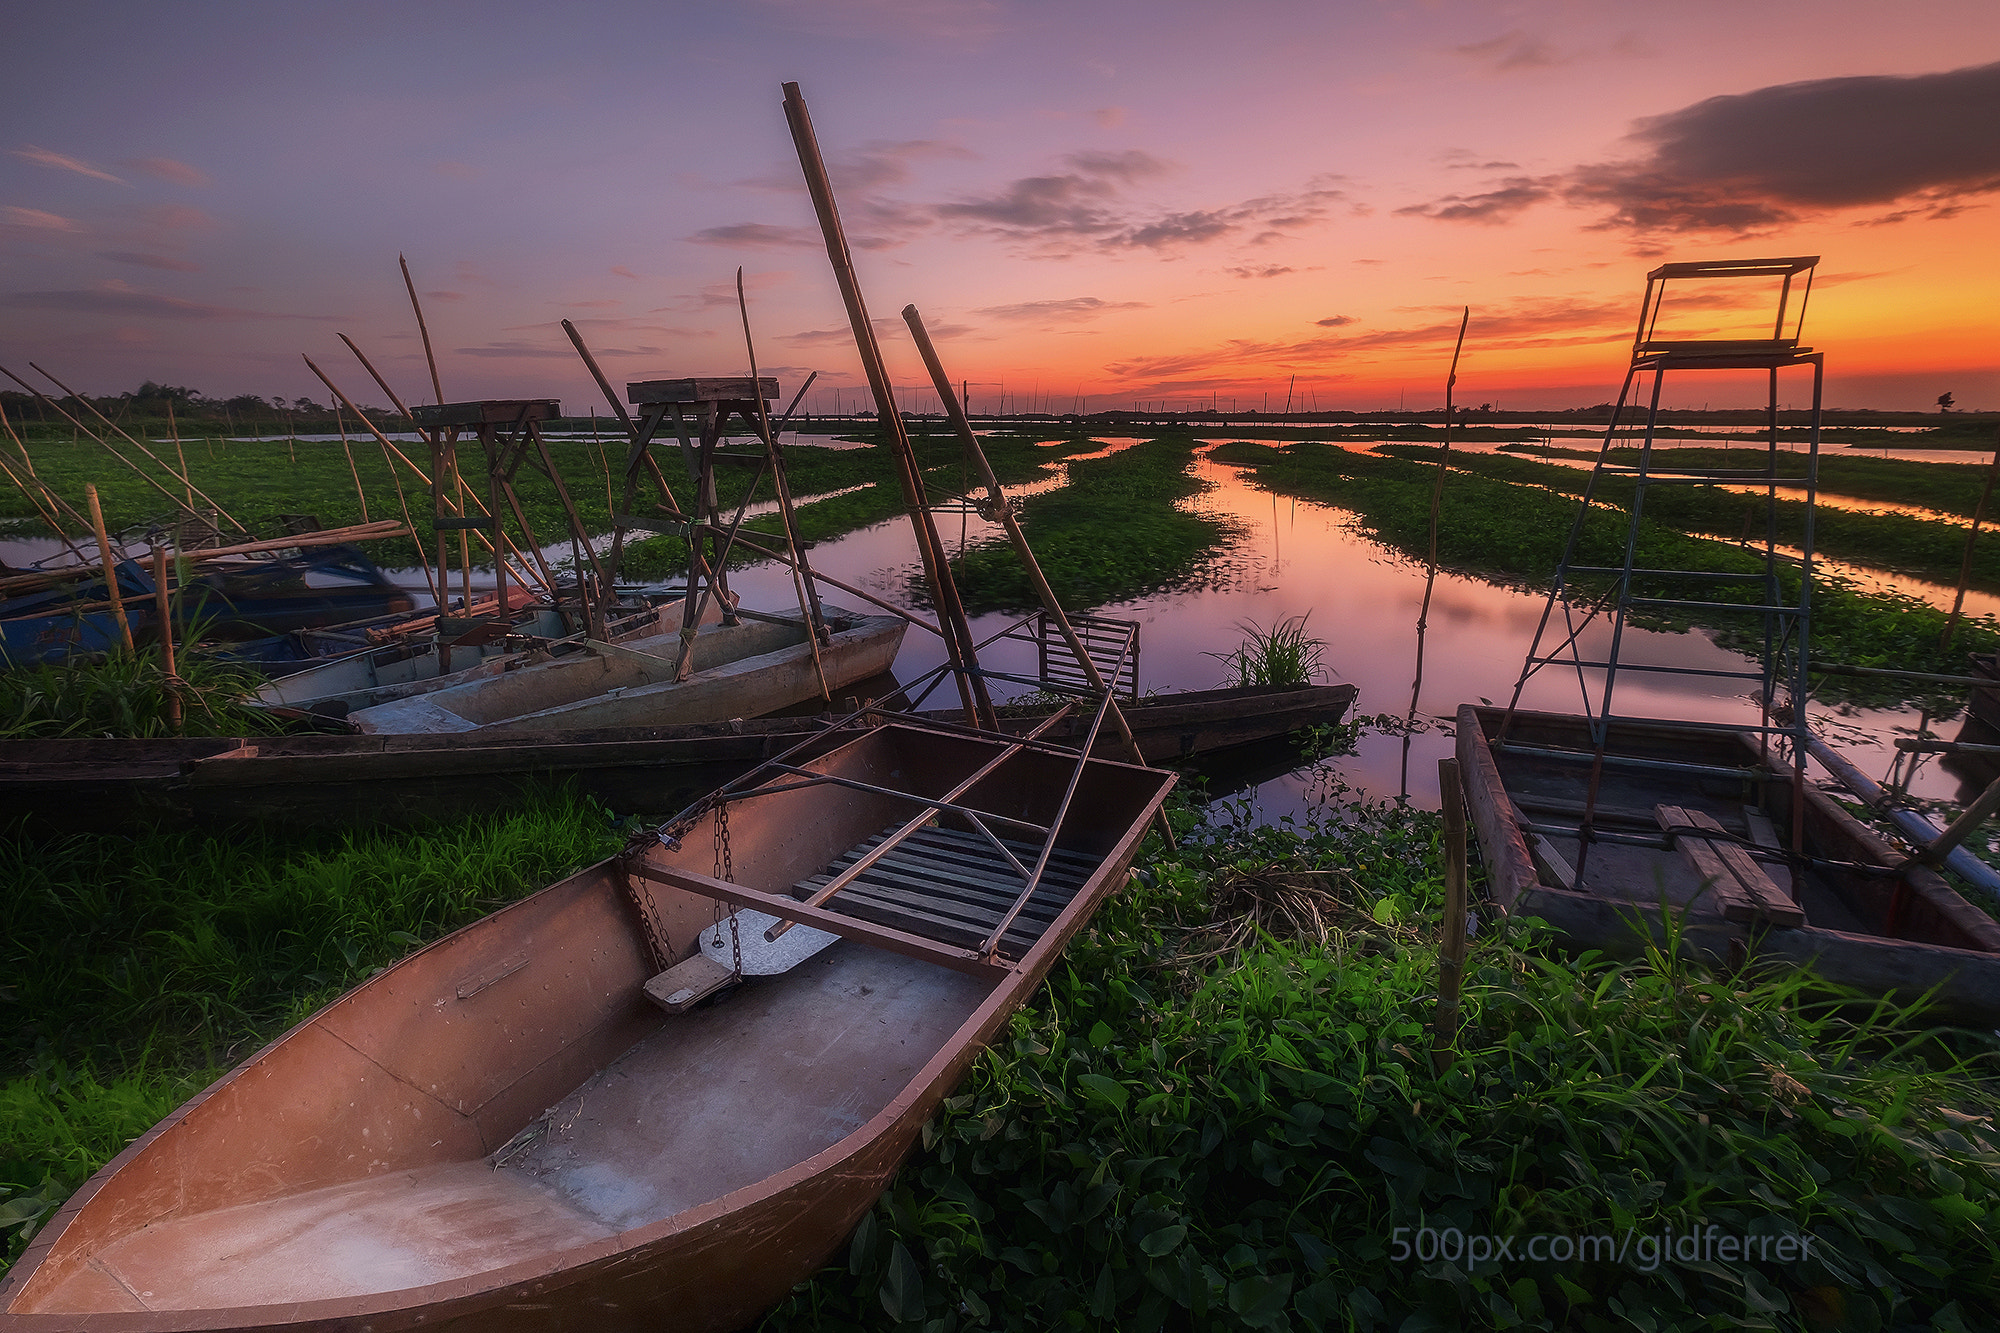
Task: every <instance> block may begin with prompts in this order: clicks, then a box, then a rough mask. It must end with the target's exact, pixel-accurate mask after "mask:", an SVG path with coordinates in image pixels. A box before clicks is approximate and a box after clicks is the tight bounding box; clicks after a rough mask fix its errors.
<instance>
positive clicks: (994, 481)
mask: <svg viewBox="0 0 2000 1333" xmlns="http://www.w3.org/2000/svg"><path fill="white" fill-rule="evenodd" d="M903 322H904V323H905V324H907V325H909V326H910V337H911V338H912V339H913V340H914V341H915V342H916V344H917V351H918V353H919V354H920V355H921V356H922V357H923V359H924V368H925V369H927V370H929V371H930V374H931V383H932V384H933V385H934V386H936V388H937V395H938V401H939V402H940V403H941V404H943V406H944V412H945V417H946V419H947V420H949V421H950V422H951V425H952V429H953V430H955V431H957V432H958V438H959V442H960V443H961V444H963V445H964V446H965V457H966V460H967V461H968V462H970V463H971V464H972V465H973V466H974V467H975V468H976V469H977V470H978V472H979V478H980V483H981V484H982V485H984V486H985V487H986V498H987V501H988V503H989V504H991V505H992V507H993V510H994V512H995V513H996V514H998V515H999V518H1000V526H1001V527H1002V528H1003V529H1004V530H1005V531H1006V533H1007V541H1008V543H1009V544H1010V545H1012V546H1013V548H1014V554H1015V556H1016V557H1018V558H1019V559H1020V561H1021V567H1022V568H1023V569H1024V570H1026V571H1027V575H1028V581H1029V582H1030V583H1032V584H1034V587H1035V595H1036V596H1037V597H1039V598H1040V599H1041V603H1042V609H1043V610H1044V611H1046V612H1048V615H1049V619H1050V620H1053V621H1054V622H1055V625H1056V631H1057V632H1058V633H1060V634H1061V635H1062V637H1063V642H1065V643H1067V644H1068V645H1069V650H1070V652H1071V654H1072V655H1074V656H1075V658H1076V660H1077V665H1078V666H1079V667H1081V668H1082V670H1083V674H1084V678H1085V679H1087V680H1088V681H1089V682H1090V688H1092V689H1093V690H1096V691H1097V692H1098V693H1099V694H1100V695H1101V696H1103V698H1104V700H1105V704H1106V707H1107V709H1108V710H1109V712H1110V716H1111V721H1112V723H1113V725H1115V726H1116V727H1117V728H1118V734H1119V736H1120V737H1122V738H1123V739H1124V741H1125V744H1126V747H1127V748H1128V749H1130V750H1131V751H1132V761H1133V762H1134V763H1136V764H1138V765H1140V766H1141V767H1144V766H1145V763H1146V756H1145V755H1144V754H1143V753H1141V752H1140V749H1139V742H1138V740H1137V739H1136V738H1135V737H1134V736H1133V735H1132V727H1131V724H1130V723H1128V722H1127V721H1126V720H1125V710H1124V709H1122V708H1120V707H1119V706H1118V700H1117V698H1116V697H1115V696H1114V694H1113V690H1112V687H1111V686H1109V685H1107V684H1105V682H1104V676H1103V674H1102V673H1101V672H1099V671H1098V669H1097V663H1096V662H1095V661H1093V660H1092V659H1091V656H1090V652H1089V650H1088V649H1087V648H1085V647H1084V643H1083V640H1082V639H1081V638H1080V637H1079V636H1078V635H1077V632H1076V630H1075V628H1074V627H1072V626H1071V625H1070V623H1069V616H1068V615H1067V614H1065V613H1064V611H1063V609H1062V603H1061V602H1060V601H1059V600H1057V598H1056V594H1055V589H1054V588H1051V587H1050V586H1049V581H1048V579H1047V578H1046V577H1045V576H1044V575H1043V574H1042V565H1041V562H1040V561H1039V560H1037V559H1035V552H1034V550H1033V549H1032V548H1031V547H1029V545H1028V536H1027V534H1026V533H1024V532H1022V531H1021V522H1020V520H1019V519H1018V518H1016V517H1015V516H1014V506H1013V504H1012V503H1011V502H1009V501H1008V499H1007V496H1006V494H1005V493H1004V492H1003V491H1002V490H1001V489H1000V479H999V478H998V477H996V476H995V475H994V474H993V465H992V463H991V462H989V461H988V459H987V457H986V451H985V450H984V449H982V448H981V447H980V445H979V437H978V436H977V435H975V434H973V433H972V423H971V422H969V421H967V420H966V418H965V407H964V404H962V403H960V402H959V400H958V398H957V397H956V396H955V395H954V394H953V393H952V388H951V377H950V376H948V375H946V374H945V369H944V362H943V361H942V360H940V359H939V357H938V354H937V348H936V346H934V345H933V344H932V342H931V335H930V331H929V330H928V329H926V328H925V327H924V318H923V316H922V315H920V314H919V313H917V308H916V307H915V306H914V305H907V306H904V307H903ZM1159 823H1160V830H1161V832H1162V833H1163V834H1165V836H1166V838H1167V841H1168V842H1169V843H1170V844H1171V843H1172V842H1173V825H1172V824H1170V823H1169V822H1168V821H1167V819H1166V812H1165V811H1164V810H1163V811H1161V814H1160V821H1159Z"/></svg>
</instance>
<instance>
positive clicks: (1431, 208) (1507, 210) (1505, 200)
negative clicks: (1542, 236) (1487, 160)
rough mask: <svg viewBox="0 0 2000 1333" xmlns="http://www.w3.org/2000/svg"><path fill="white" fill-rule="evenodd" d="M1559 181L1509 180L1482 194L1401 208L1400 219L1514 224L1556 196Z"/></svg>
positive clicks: (1552, 178) (1547, 177)
mask: <svg viewBox="0 0 2000 1333" xmlns="http://www.w3.org/2000/svg"><path fill="white" fill-rule="evenodd" d="M1556 182H1557V178H1556V177H1552V176H1544V177H1534V176H1510V177H1508V178H1507V179H1506V180H1504V181H1502V182H1500V183H1499V184H1498V185H1497V186H1496V187H1495V188H1493V189H1491V190H1488V191H1486V192H1485V193H1483V194H1448V195H1445V196H1444V197H1442V198H1439V199H1433V200H1431V201H1430V202H1429V203H1424V204H1411V205H1410V206H1409V207H1407V208H1399V209H1397V210H1396V214H1397V216H1399V217H1422V218H1435V219H1437V220H1438V221H1439V222H1484V223H1487V224H1489V225H1491V224H1497V223H1501V222H1511V221H1513V220H1514V218H1515V217H1517V216H1519V215H1520V214H1521V213H1522V212H1524V211H1525V210H1527V209H1529V208H1532V207H1533V206H1534V205H1536V204H1539V203H1541V202H1542V201H1543V200H1545V199H1550V198H1553V197H1554V196H1555V193H1556V190H1555V186H1556Z"/></svg>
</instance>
